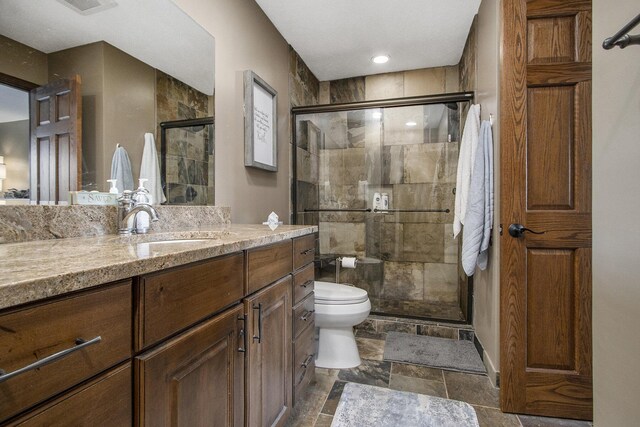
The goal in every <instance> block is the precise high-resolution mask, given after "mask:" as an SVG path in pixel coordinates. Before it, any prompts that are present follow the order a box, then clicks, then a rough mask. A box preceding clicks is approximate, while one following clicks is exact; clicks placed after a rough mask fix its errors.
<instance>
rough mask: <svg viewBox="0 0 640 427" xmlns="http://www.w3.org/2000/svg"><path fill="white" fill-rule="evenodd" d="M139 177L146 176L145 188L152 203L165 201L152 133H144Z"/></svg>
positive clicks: (157, 203) (156, 203)
mask: <svg viewBox="0 0 640 427" xmlns="http://www.w3.org/2000/svg"><path fill="white" fill-rule="evenodd" d="M140 178H146V179H147V183H146V188H147V190H149V193H150V194H151V197H152V203H153V204H154V205H159V204H161V203H164V202H166V201H167V198H166V197H165V196H164V192H163V191H162V177H161V174H160V166H159V163H158V152H157V151H156V143H155V141H154V138H153V134H152V133H145V134H144V149H143V151H142V163H141V164H140Z"/></svg>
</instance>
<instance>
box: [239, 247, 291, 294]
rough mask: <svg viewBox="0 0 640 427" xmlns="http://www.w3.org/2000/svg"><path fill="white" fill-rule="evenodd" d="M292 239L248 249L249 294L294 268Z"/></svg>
mask: <svg viewBox="0 0 640 427" xmlns="http://www.w3.org/2000/svg"><path fill="white" fill-rule="evenodd" d="M291 247H292V244H291V240H285V241H283V242H279V243H275V244H273V245H269V246H263V247H260V248H255V249H249V250H248V251H247V285H248V288H247V294H252V293H254V292H255V291H257V290H260V289H262V288H264V287H265V286H267V285H268V284H270V283H273V282H275V281H276V280H278V279H279V278H281V277H283V276H284V275H286V274H289V273H291V270H292V264H293V260H292V256H291Z"/></svg>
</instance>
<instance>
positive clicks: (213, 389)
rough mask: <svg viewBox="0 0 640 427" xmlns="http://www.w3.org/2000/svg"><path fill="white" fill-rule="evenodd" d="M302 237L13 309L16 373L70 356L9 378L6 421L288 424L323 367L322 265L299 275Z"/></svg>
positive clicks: (3, 387) (9, 352)
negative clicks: (316, 328) (318, 294)
mask: <svg viewBox="0 0 640 427" xmlns="http://www.w3.org/2000/svg"><path fill="white" fill-rule="evenodd" d="M306 240H307V241H311V240H313V242H314V244H315V240H314V239H311V240H309V239H306ZM296 241H297V240H296V239H294V240H292V239H286V240H283V241H281V242H278V243H274V244H271V245H267V246H262V247H257V248H252V249H249V250H245V251H242V252H236V253H232V254H229V255H222V256H218V257H215V258H210V259H207V260H203V261H198V262H194V263H191V264H188V265H184V266H179V267H174V268H170V269H166V270H161V271H158V272H154V273H150V274H145V275H142V276H139V277H134V278H132V279H130V280H125V281H121V282H117V283H114V284H109V285H104V286H100V287H96V288H92V289H88V290H85V291H81V292H77V293H72V294H68V295H64V296H60V297H58V298H53V299H51V300H47V301H43V302H38V303H33V304H29V305H26V306H23V307H17V308H15V309H7V310H4V311H2V312H1V313H0V369H3V370H4V371H5V372H13V371H15V370H17V369H19V368H22V367H24V366H28V365H30V364H33V363H36V362H38V361H41V360H42V359H43V358H45V357H47V356H50V355H52V354H55V353H58V352H61V351H64V350H70V351H69V352H65V353H64V355H63V356H62V357H60V358H58V359H56V360H55V361H52V362H51V363H48V364H43V365H42V366H40V367H39V368H38V369H34V370H28V371H26V372H24V373H21V374H19V375H15V376H11V377H9V378H4V379H3V378H2V376H1V375H0V424H2V423H11V424H9V425H23V426H32V425H34V426H35V425H54V426H55V425H105V426H126V425H133V426H154V427H155V426H169V425H171V426H173V425H188V426H191V425H206V426H226V427H242V426H246V427H278V426H282V425H284V424H285V423H286V420H287V418H288V416H289V413H290V411H291V407H292V402H293V393H294V387H295V390H296V393H300V390H301V387H304V385H305V384H307V383H308V381H309V378H311V377H310V375H311V374H312V371H313V369H312V368H313V362H312V360H313V352H314V351H313V292H312V291H313V265H312V264H309V263H306V264H304V265H302V266H301V268H298V269H294V266H295V265H298V264H299V263H300V262H301V261H300V260H299V259H298V258H296V250H298V251H300V252H302V251H307V250H308V246H309V244H307V243H305V244H301V243H300V242H298V243H296ZM296 245H298V246H300V247H298V248H297V249H295V250H294V248H296ZM308 253H309V252H307V253H306V255H304V256H308ZM306 259H307V258H304V259H303V261H304V260H306ZM294 301H296V305H295V307H294ZM294 315H295V316H296V320H295V322H294V321H293V320H292V316H294ZM296 364H297V365H299V366H298V367H296V366H294V365H296ZM301 366H304V368H301ZM294 376H295V379H294V378H293V377H294ZM3 425H4V424H3Z"/></svg>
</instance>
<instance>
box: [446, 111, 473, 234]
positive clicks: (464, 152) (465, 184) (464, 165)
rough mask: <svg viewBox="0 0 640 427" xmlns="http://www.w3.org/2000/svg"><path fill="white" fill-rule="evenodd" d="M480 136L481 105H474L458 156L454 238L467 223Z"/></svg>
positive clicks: (463, 132)
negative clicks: (470, 190) (470, 187)
mask: <svg viewBox="0 0 640 427" xmlns="http://www.w3.org/2000/svg"><path fill="white" fill-rule="evenodd" d="M479 135H480V105H477V104H474V105H472V106H471V107H470V108H469V112H468V113H467V120H466V121H465V124H464V130H463V131H462V140H461V142H460V154H459V156H458V170H457V175H456V202H455V214H454V218H453V237H456V236H457V235H458V233H460V230H462V225H463V224H464V223H465V216H466V212H467V204H468V198H469V185H470V183H471V173H472V171H473V159H475V154H476V150H477V147H478V138H479Z"/></svg>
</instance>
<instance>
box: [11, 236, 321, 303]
mask: <svg viewBox="0 0 640 427" xmlns="http://www.w3.org/2000/svg"><path fill="white" fill-rule="evenodd" d="M316 231H317V227H315V226H299V225H298V226H295V225H281V226H279V227H278V228H277V229H276V230H274V231H271V230H270V229H269V228H268V227H267V226H266V225H239V224H231V225H220V226H213V227H208V228H202V229H197V230H189V231H175V232H162V233H150V234H147V235H133V236H118V235H105V236H95V237H77V238H67V239H52V240H37V241H31V242H23V243H6V244H0V260H2V261H0V309H3V308H7V307H13V306H16V305H19V304H24V303H27V302H32V301H37V300H39V299H43V298H47V297H51V296H55V295H61V294H64V293H67V292H71V291H76V290H80V289H85V288H89V287H92V286H97V285H100V284H104V283H109V282H113V281H117V280H122V279H127V278H130V277H133V276H138V275H141V274H146V273H151V272H154V271H158V270H162V269H165V268H170V267H175V266H178V265H184V264H188V263H190V262H195V261H200V260H203V259H207V258H212V257H215V256H219V255H224V254H228V253H232V252H237V251H241V250H244V249H249V248H252V247H257V246H262V245H266V244H269V243H274V242H278V241H281V240H284V239H289V238H292V237H297V236H302V235H304V234H308V233H312V232H316ZM178 239H202V240H198V241H187V242H172V243H170V244H158V243H156V244H154V243H152V242H154V241H155V242H157V241H159V240H178Z"/></svg>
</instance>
